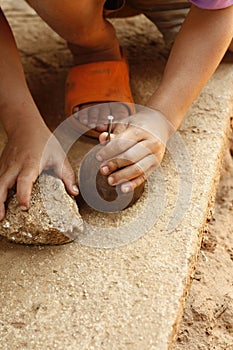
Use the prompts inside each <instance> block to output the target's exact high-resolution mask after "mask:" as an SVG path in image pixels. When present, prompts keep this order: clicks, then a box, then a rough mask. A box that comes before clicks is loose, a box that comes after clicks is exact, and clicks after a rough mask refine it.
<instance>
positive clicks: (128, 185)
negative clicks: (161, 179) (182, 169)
mask: <svg viewBox="0 0 233 350" xmlns="http://www.w3.org/2000/svg"><path fill="white" fill-rule="evenodd" d="M157 167H158V163H157V164H154V165H153V166H151V167H150V168H149V169H148V170H147V172H146V173H144V174H143V175H140V176H138V177H136V179H133V180H130V181H127V182H124V183H123V184H122V185H121V191H122V192H123V193H127V192H130V191H133V190H135V188H136V187H138V186H140V185H141V184H143V182H145V181H146V179H148V177H149V176H150V175H151V174H152V173H153V172H154V171H155V170H156V169H157Z"/></svg>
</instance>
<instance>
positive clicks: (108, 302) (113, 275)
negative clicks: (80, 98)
mask: <svg viewBox="0 0 233 350" xmlns="http://www.w3.org/2000/svg"><path fill="white" fill-rule="evenodd" d="M3 8H5V9H6V14H7V15H8V18H9V20H10V22H11V23H12V26H13V28H14V30H15V34H16V37H17V42H18V44H19V47H20V48H21V49H20V50H21V54H22V60H23V63H24V66H25V71H26V74H27V78H28V82H29V85H30V87H31V90H32V92H33V95H34V96H35V99H36V101H37V103H38V106H39V107H40V109H41V111H42V113H43V115H45V116H46V118H47V122H48V124H49V125H50V126H55V123H54V119H58V121H61V120H62V118H63V114H62V110H63V83H64V78H65V74H66V71H67V69H68V67H69V66H70V65H71V57H70V54H69V53H68V51H67V49H66V46H65V43H64V42H63V41H62V40H61V39H60V38H59V37H58V36H57V35H55V34H54V33H53V32H51V31H50V29H49V28H48V27H47V26H46V25H45V24H44V23H42V22H41V20H40V19H39V18H38V17H37V16H35V14H34V13H33V11H32V10H30V9H28V8H27V7H24V6H23V5H21V4H20V5H19V4H18V3H17V2H15V1H3ZM116 25H117V28H118V31H119V35H120V37H121V40H122V43H123V44H125V45H126V46H127V47H128V51H129V56H130V63H131V71H132V78H133V88H134V92H135V97H136V102H137V103H141V104H143V102H144V101H145V100H146V99H147V97H148V96H149V94H150V93H151V92H152V91H153V89H154V88H155V86H156V85H157V84H158V81H159V79H160V76H161V72H162V69H163V67H164V63H165V61H164V58H163V56H162V55H161V51H162V41H161V38H160V37H159V35H158V33H157V32H156V30H155V29H154V27H153V25H152V24H151V23H149V22H148V21H147V20H145V19H144V18H143V17H137V18H135V19H128V20H126V21H124V22H122V21H121V20H118V21H116ZM38 40H40V44H39V45H38ZM142 62H144V63H143V66H142ZM232 85H233V68H232V67H231V66H230V65H228V64H222V65H221V66H220V68H219V69H218V71H217V72H216V74H215V75H214V77H213V78H212V79H211V80H210V82H209V83H208V85H207V87H206V88H205V90H204V91H203V92H202V93H201V95H200V96H199V98H198V100H197V101H196V103H195V104H194V105H193V107H192V109H191V110H190V112H189V113H188V115H187V117H186V119H185V121H184V123H183V124H182V127H181V129H180V132H179V134H178V136H177V138H176V139H174V140H173V141H172V143H171V144H170V154H169V153H167V155H166V157H165V160H164V162H163V166H162V171H161V172H157V173H156V174H155V175H154V177H153V178H152V180H151V182H150V183H151V184H152V188H151V191H152V193H153V196H154V197H152V198H153V201H154V202H151V207H152V209H153V210H149V211H146V212H145V214H144V220H143V221H142V224H143V225H140V226H138V228H137V229H135V228H134V230H135V231H134V233H135V234H134V235H133V236H128V234H130V229H128V228H127V230H125V232H126V240H125V241H124V235H123V236H122V235H121V239H123V241H120V242H119V244H118V246H117V247H116V248H115V249H104V248H103V246H108V244H109V237H108V234H107V233H106V232H108V231H111V230H112V229H114V228H115V229H116V228H118V231H117V232H120V233H121V232H122V231H123V232H124V229H125V227H126V226H127V225H128V226H129V227H130V225H133V223H134V222H135V221H136V220H137V219H138V217H140V213H141V212H142V211H143V208H144V207H145V205H144V204H145V203H146V198H147V194H146V193H145V196H144V199H142V201H140V203H138V204H137V205H136V206H135V207H133V208H131V209H127V211H124V212H123V213H119V214H115V215H112V214H111V215H107V214H101V213H98V214H97V213H94V212H93V211H88V210H87V209H86V208H85V207H84V208H83V209H82V215H83V218H84V220H85V221H86V222H87V223H89V224H90V225H91V227H92V228H93V227H97V233H98V234H99V232H100V228H101V230H102V231H103V232H104V234H103V235H102V236H101V239H100V240H99V241H98V240H97V241H96V240H95V235H94V236H93V235H92V236H90V235H87V237H88V239H86V238H85V237H83V238H82V241H81V240H80V242H75V243H73V244H69V245H65V246H59V247H43V248H42V247H29V246H19V245H15V244H12V243H9V242H7V241H6V240H5V239H4V238H1V239H0V281H1V291H0V335H1V348H2V349H4V350H5V349H7V350H8V349H10V350H11V349H33V350H34V349H36V350H37V349H61V350H63V349H75V350H76V349H80V350H85V349H87V350H91V349H95V350H98V349H101V350H102V349H111V350H114V349H116V350H120V349H132V350H137V349H151V350H152V349H154V350H165V349H171V348H172V344H173V342H174V340H175V336H176V333H177V328H178V326H179V322H180V318H181V316H182V311H183V307H184V303H185V299H186V296H187V293H188V290H189V286H190V283H191V276H192V274H193V271H194V267H195V262H196V257H197V254H198V251H199V247H200V242H201V237H202V230H203V227H204V226H205V223H206V219H207V216H208V215H209V213H210V209H211V206H212V203H213V198H214V194H215V187H216V184H217V181H218V173H219V167H220V163H221V158H222V152H223V149H224V143H225V135H226V131H227V128H228V126H229V117H230V115H231V114H232V101H233V89H232V87H233V86H232ZM0 140H1V147H3V144H4V136H3V132H2V131H1V138H0ZM182 140H183V142H184V144H183V143H182ZM81 142H82V152H83V151H84V150H86V149H89V148H90V147H92V145H93V144H92V142H91V141H90V142H89V141H81ZM177 144H178V146H176V145H177ZM183 145H185V147H183ZM78 149H79V147H78V145H74V147H73V148H72V150H71V152H70V158H71V161H72V163H73V166H74V167H75V168H76V169H77V168H78V161H79V157H80V155H77V150H78ZM189 160H190V162H191V163H190V162H189ZM148 193H149V192H148ZM189 194H190V196H191V199H190V200H189ZM156 196H159V197H158V198H159V200H156ZM185 204H187V205H186V207H185ZM158 208H159V210H158ZM174 209H175V212H174ZM155 214H156V215H157V217H156V215H155ZM183 214H185V215H184V216H182V215H183ZM153 215H154V217H155V219H156V220H155V223H154V224H153V225H152V227H149V228H148V227H147V226H146V224H147V222H150V223H153V220H152V221H151V217H152V218H153ZM171 218H173V221H171ZM174 218H175V219H174ZM169 223H170V229H169V230H168V229H167V227H168V225H169ZM144 225H145V228H146V230H145V231H147V232H143V231H140V230H141V228H142V227H144ZM128 226H127V227H128ZM137 230H138V231H140V233H142V234H139V235H138V236H137ZM131 231H132V230H131ZM111 237H113V236H111ZM127 237H129V238H128V241H127ZM139 237H140V238H139ZM137 238H138V239H137ZM134 239H135V240H134ZM115 243H116V244H115ZM115 243H114V244H115V245H117V240H116V242H115ZM98 245H99V248H98V247H97V248H96V247H95V246H98Z"/></svg>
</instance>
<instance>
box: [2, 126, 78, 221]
mask: <svg viewBox="0 0 233 350" xmlns="http://www.w3.org/2000/svg"><path fill="white" fill-rule="evenodd" d="M48 140H49V147H47V148H46V152H45V153H44V154H43V151H44V148H45V145H46V144H47V142H48ZM42 155H43V159H42ZM48 168H53V169H54V171H55V173H56V174H57V175H58V176H59V177H60V178H61V179H62V180H63V181H64V184H65V186H66V189H67V191H68V192H69V193H70V194H71V195H77V194H78V188H77V186H76V184H75V175H74V172H73V170H72V168H71V166H70V164H69V162H68V160H67V158H66V156H65V154H64V151H63V149H62V147H61V146H60V144H59V142H58V141H57V139H56V138H55V137H54V136H53V135H52V134H51V133H50V131H49V129H48V128H47V127H46V126H45V125H44V124H43V123H41V124H40V123H38V124H36V125H33V126H31V125H28V126H25V125H23V126H22V127H19V126H18V125H17V127H16V130H15V131H14V132H13V133H11V134H10V135H9V137H8V142H7V144H6V146H5V148H4V150H3V152H2V155H1V158H0V220H2V219H3V218H4V215H5V206H4V203H5V201H6V198H7V193H8V190H9V189H10V188H12V187H13V186H14V184H16V186H17V200H18V203H19V206H20V207H21V208H22V210H27V209H28V208H29V205H30V196H31V191H32V186H33V184H34V182H35V181H36V179H37V177H38V176H39V174H40V172H41V171H42V170H43V169H48Z"/></svg>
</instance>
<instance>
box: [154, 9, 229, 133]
mask: <svg viewBox="0 0 233 350" xmlns="http://www.w3.org/2000/svg"><path fill="white" fill-rule="evenodd" d="M232 37H233V6H231V7H228V8H226V9H223V10H211V11H208V10H200V9H198V8H197V7H195V6H193V7H192V8H191V10H190V13H189V14H188V16H187V18H186V20H185V22H184V24H183V26H182V28H181V30H180V33H179V34H178V36H177V39H176V41H175V43H174V47H173V49H172V51H171V54H170V57H169V59H168V62H167V66H166V68H165V72H164V75H163V78H162V81H161V84H160V86H159V88H158V90H157V91H156V92H155V93H154V94H153V95H152V97H151V98H150V100H149V101H148V106H150V107H152V108H155V109H158V110H160V111H161V112H162V113H164V115H165V116H166V117H167V119H168V120H169V121H170V122H171V123H172V124H173V125H174V127H175V129H177V128H178V126H179V125H180V123H181V121H182V119H183V117H184V115H185V113H186V111H187V110H188V108H189V107H190V105H191V104H192V102H193V101H194V99H195V98H196V97H197V95H198V94H199V92H200V91H201V89H202V88H203V87H204V85H205V84H206V82H207V81H208V79H209V78H210V77H211V75H212V74H213V72H214V71H215V69H216V68H217V66H218V64H219V63H220V61H221V59H222V57H223V55H224V53H225V52H226V50H227V48H228V46H229V44H230V42H231V39H232Z"/></svg>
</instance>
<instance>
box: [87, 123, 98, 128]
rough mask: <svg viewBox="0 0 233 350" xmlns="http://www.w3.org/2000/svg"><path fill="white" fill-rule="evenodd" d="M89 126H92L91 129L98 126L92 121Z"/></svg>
mask: <svg viewBox="0 0 233 350" xmlns="http://www.w3.org/2000/svg"><path fill="white" fill-rule="evenodd" d="M88 126H89V128H91V129H94V128H95V127H96V125H95V124H94V123H91V124H89V125H88Z"/></svg>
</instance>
